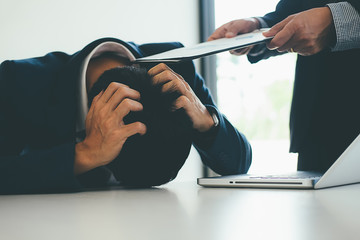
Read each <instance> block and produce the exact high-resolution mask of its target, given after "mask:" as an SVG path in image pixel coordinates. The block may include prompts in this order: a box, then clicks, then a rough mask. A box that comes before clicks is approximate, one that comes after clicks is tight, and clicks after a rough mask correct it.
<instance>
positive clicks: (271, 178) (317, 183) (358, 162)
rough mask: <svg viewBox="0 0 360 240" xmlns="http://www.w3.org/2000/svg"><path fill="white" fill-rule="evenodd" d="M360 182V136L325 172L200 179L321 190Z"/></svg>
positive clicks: (214, 183) (215, 184)
mask: <svg viewBox="0 0 360 240" xmlns="http://www.w3.org/2000/svg"><path fill="white" fill-rule="evenodd" d="M359 182H360V135H358V136H357V137H356V138H355V140H354V141H353V142H352V143H351V144H350V145H349V146H348V147H347V148H346V149H345V151H344V152H343V153H342V154H341V155H340V157H339V158H338V159H337V160H336V161H335V162H334V163H333V165H332V166H331V167H330V168H329V169H328V170H327V171H326V172H325V173H324V174H320V173H316V172H304V171H298V172H295V173H293V174H281V175H279V174H275V175H254V174H241V175H232V176H220V177H206V178H198V179H197V183H198V184H199V185H201V186H204V187H248V188H297V189H301V188H302V189H321V188H328V187H335V186H340V185H347V184H353V183H359Z"/></svg>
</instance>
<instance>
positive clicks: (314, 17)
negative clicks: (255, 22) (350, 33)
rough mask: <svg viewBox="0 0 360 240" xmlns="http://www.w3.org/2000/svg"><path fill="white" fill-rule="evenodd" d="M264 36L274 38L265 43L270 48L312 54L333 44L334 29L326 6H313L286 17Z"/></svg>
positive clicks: (306, 54) (305, 54)
mask: <svg viewBox="0 0 360 240" xmlns="http://www.w3.org/2000/svg"><path fill="white" fill-rule="evenodd" d="M264 36H266V37H271V36H274V38H273V39H272V40H271V41H270V42H269V43H268V44H267V46H268V48H269V49H271V50H274V49H276V50H278V51H279V52H285V51H287V52H297V53H298V54H300V55H303V56H308V55H313V54H316V53H318V52H320V51H321V50H323V49H325V48H327V47H330V46H331V45H332V44H334V41H336V40H335V29H334V23H333V20H332V15H331V11H330V9H329V8H328V7H321V8H313V9H310V10H307V11H304V12H301V13H298V14H294V15H291V16H289V17H287V18H286V19H285V20H283V21H282V22H279V23H278V24H276V25H274V26H273V27H272V28H271V29H270V30H269V31H267V32H264Z"/></svg>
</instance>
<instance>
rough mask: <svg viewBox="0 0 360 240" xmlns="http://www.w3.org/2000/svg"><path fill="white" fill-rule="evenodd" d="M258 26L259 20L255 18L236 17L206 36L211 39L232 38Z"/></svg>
mask: <svg viewBox="0 0 360 240" xmlns="http://www.w3.org/2000/svg"><path fill="white" fill-rule="evenodd" d="M258 28H259V22H258V20H257V19H256V18H246V19H238V20H234V21H231V22H228V23H226V24H224V25H222V26H221V27H219V28H218V29H216V30H215V31H214V33H213V34H211V36H210V37H209V38H208V41H212V40H215V39H219V38H224V37H226V38H232V37H235V36H236V35H238V34H240V33H248V32H252V31H254V30H255V29H258Z"/></svg>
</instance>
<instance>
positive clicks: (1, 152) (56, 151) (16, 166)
mask: <svg viewBox="0 0 360 240" xmlns="http://www.w3.org/2000/svg"><path fill="white" fill-rule="evenodd" d="M20 74H22V71H20V70H19V69H18V70H15V66H14V64H13V63H12V62H9V61H7V62H4V63H3V64H1V66H0V193H1V194H8V193H36V192H50V191H51V192H61V191H76V190H79V188H80V185H79V183H78V181H77V179H76V178H75V176H74V169H73V168H74V156H75V142H71V141H69V142H66V143H65V142H64V143H59V144H49V142H50V141H49V139H47V138H42V137H40V136H39V135H37V134H36V133H35V134H27V133H26V132H29V131H31V129H29V126H32V125H31V124H30V123H29V122H26V121H25V120H23V118H22V117H21V116H22V115H25V116H28V114H24V108H26V107H24V106H23V107H22V108H21V107H17V106H18V105H16V104H14V101H13V100H14V99H16V100H18V101H19V102H24V103H25V102H26V101H27V102H29V101H30V99H28V98H26V97H23V96H18V95H22V94H17V93H18V92H19V91H20V88H21V87H22V86H19V85H21V84H18V82H16V81H15V78H16V77H17V76H19V75H20ZM27 76H28V75H27ZM27 76H26V77H25V78H26V79H25V80H26V81H29V79H28V78H27ZM14 84H15V86H14V87H12V85H14ZM9 99H11V100H9ZM22 105H25V104H22ZM29 114H34V113H29ZM27 124H28V125H27ZM30 128H31V127H30ZM35 139H36V140H38V139H41V144H36V146H34V142H35V141H34V140H35Z"/></svg>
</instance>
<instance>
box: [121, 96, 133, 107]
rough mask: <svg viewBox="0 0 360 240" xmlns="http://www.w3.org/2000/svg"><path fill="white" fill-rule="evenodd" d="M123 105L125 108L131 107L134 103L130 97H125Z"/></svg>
mask: <svg viewBox="0 0 360 240" xmlns="http://www.w3.org/2000/svg"><path fill="white" fill-rule="evenodd" d="M122 105H123V107H124V108H127V109H128V108H131V106H132V105H133V104H132V101H131V100H130V99H129V98H125V99H124V100H123V101H122Z"/></svg>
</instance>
